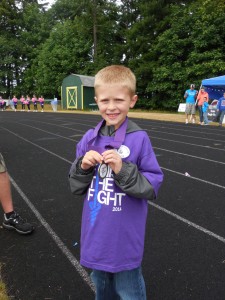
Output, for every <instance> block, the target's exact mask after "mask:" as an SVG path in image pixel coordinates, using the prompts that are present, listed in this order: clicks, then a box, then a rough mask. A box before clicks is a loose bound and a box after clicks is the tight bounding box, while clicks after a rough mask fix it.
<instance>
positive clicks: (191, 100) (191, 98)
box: [184, 84, 198, 124]
mask: <svg viewBox="0 0 225 300" xmlns="http://www.w3.org/2000/svg"><path fill="white" fill-rule="evenodd" d="M197 94H198V92H197V91H196V90H195V85H194V84H191V85H190V89H189V90H186V91H185V94H184V99H186V109H185V115H186V120H185V123H186V124H188V115H191V117H190V121H191V120H192V123H195V112H196V111H195V99H196V97H197Z"/></svg>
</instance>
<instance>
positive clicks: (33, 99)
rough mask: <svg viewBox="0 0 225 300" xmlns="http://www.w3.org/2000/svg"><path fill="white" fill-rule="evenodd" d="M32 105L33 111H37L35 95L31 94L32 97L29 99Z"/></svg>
mask: <svg viewBox="0 0 225 300" xmlns="http://www.w3.org/2000/svg"><path fill="white" fill-rule="evenodd" d="M31 100H32V102H33V105H34V112H37V101H38V100H37V97H36V96H35V95H33V98H32V99H31Z"/></svg>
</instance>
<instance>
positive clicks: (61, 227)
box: [0, 112, 225, 300]
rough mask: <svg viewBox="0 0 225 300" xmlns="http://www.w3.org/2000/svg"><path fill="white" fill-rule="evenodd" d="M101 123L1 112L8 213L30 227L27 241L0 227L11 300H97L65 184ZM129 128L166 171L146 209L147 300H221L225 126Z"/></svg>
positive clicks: (77, 211)
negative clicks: (87, 136) (146, 140)
mask: <svg viewBox="0 0 225 300" xmlns="http://www.w3.org/2000/svg"><path fill="white" fill-rule="evenodd" d="M99 120H100V117H99V116H98V115H96V114H95V115H82V114H64V113H55V114H54V113H27V112H24V113H23V112H16V113H14V112H1V113H0V151H1V152H2V153H3V155H4V157H5V160H6V162H7V166H8V171H9V174H10V177H11V182H12V192H13V198H14V203H15V208H16V209H17V210H18V211H19V212H21V215H22V216H23V217H25V218H27V219H28V220H29V221H32V222H33V223H34V225H35V227H36V230H35V232H34V234H32V235H30V236H20V235H18V234H16V233H15V232H9V231H6V230H4V229H2V228H0V245H1V247H0V261H1V263H3V270H2V271H3V275H4V278H5V281H6V283H7V285H8V288H9V294H10V296H11V297H12V299H20V300H42V299H43V300H44V299H46V300H47V299H53V300H61V299H62V300H67V299H68V300H69V299H73V300H74V299H77V300H89V299H94V291H93V286H92V283H91V282H90V279H89V275H88V274H89V272H90V270H86V269H84V268H82V267H81V266H80V265H79V250H80V248H79V238H80V220H81V211H82V200H81V199H79V198H78V197H74V196H72V195H71V193H70V189H69V185H68V181H67V176H68V171H69V168H70V165H71V162H72V161H73V160H74V156H75V146H76V143H77V142H78V141H79V140H80V138H81V136H82V135H83V134H84V132H85V131H86V130H87V129H89V128H91V127H93V126H95V125H96V123H97V122H98V121H99ZM135 122H136V123H138V124H139V125H140V126H141V127H142V128H144V129H146V130H147V132H148V134H149V136H150V138H151V141H152V144H153V147H154V149H155V152H156V155H157V158H158V160H159V163H160V165H161V167H162V169H163V171H164V173H165V181H164V184H163V186H162V188H161V190H160V194H159V197H158V199H157V200H156V201H154V202H149V217H148V221H147V231H146V244H145V253H144V259H143V274H144V277H145V281H146V286H147V295H148V299H151V300H154V299H155V300H161V299H162V300H167V299H168V300H176V299H177V300H185V299H194V300H195V299H196V300H201V299H202V300H211V299H214V300H217V299H218V300H221V299H225V285H224V281H225V214H224V211H225V176H224V170H225V128H217V127H215V126H198V125H191V124H189V125H184V124H181V123H170V122H162V121H153V120H144V119H135ZM185 173H188V174H186V175H190V176H186V175H185ZM0 213H2V210H1V209H0Z"/></svg>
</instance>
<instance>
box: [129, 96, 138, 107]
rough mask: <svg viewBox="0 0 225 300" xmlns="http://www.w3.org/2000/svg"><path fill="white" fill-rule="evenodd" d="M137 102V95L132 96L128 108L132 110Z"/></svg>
mask: <svg viewBox="0 0 225 300" xmlns="http://www.w3.org/2000/svg"><path fill="white" fill-rule="evenodd" d="M137 100H138V95H134V96H133V97H132V98H131V101H130V108H133V107H134V105H135V104H136V102H137Z"/></svg>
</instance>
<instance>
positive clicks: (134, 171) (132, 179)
mask: <svg viewBox="0 0 225 300" xmlns="http://www.w3.org/2000/svg"><path fill="white" fill-rule="evenodd" d="M114 179H115V183H116V185H117V186H118V187H120V189H121V190H122V191H123V192H124V193H126V194H128V195H130V196H134V197H136V198H141V199H147V200H152V199H155V198H156V195H155V192H154V188H153V186H152V185H151V184H150V182H149V181H148V180H147V179H146V178H145V177H144V175H142V174H141V173H140V172H139V171H138V168H137V166H136V165H134V164H132V163H130V162H123V165H122V169H121V170H120V172H119V173H118V174H115V175H114Z"/></svg>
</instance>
